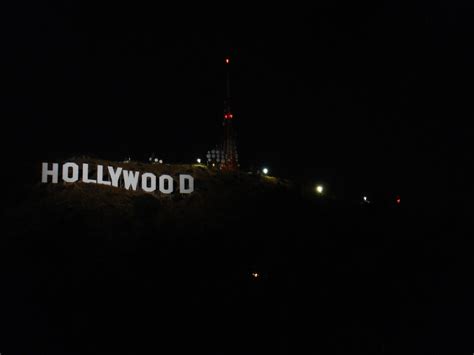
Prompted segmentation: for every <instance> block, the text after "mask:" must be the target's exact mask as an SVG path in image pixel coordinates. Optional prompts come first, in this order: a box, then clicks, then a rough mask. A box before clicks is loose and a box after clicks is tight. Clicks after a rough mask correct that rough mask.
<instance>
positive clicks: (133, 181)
mask: <svg viewBox="0 0 474 355" xmlns="http://www.w3.org/2000/svg"><path fill="white" fill-rule="evenodd" d="M139 174H140V173H139V172H138V171H128V170H124V171H123V179H124V185H125V188H126V189H127V190H130V186H131V187H132V190H133V191H136V190H137V185H138V175H139Z"/></svg>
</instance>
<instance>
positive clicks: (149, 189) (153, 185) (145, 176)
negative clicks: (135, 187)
mask: <svg viewBox="0 0 474 355" xmlns="http://www.w3.org/2000/svg"><path fill="white" fill-rule="evenodd" d="M148 179H150V184H147V180H148ZM142 190H143V191H145V192H153V191H155V190H156V176H155V174H152V173H145V174H143V175H142Z"/></svg>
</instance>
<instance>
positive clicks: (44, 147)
mask: <svg viewBox="0 0 474 355" xmlns="http://www.w3.org/2000/svg"><path fill="white" fill-rule="evenodd" d="M472 10H473V9H472V8H470V7H469V6H468V5H467V4H463V3H460V2H453V1H435V2H410V6H405V5H401V3H399V2H396V1H385V2H378V4H377V5H374V6H368V5H364V7H360V6H359V4H357V6H355V4H353V5H351V6H346V5H343V4H342V3H338V2H322V3H320V5H318V6H314V7H301V8H299V7H296V6H294V7H283V6H282V7H280V8H275V7H273V6H272V7H267V8H264V9H256V8H253V7H247V8H241V5H240V4H239V3H238V2H235V3H229V4H228V7H226V8H223V7H216V8H213V7H207V8H199V7H194V8H188V7H186V6H184V5H183V6H182V7H181V8H179V9H176V8H175V9H167V8H164V7H162V6H161V5H157V4H155V5H143V4H142V5H139V4H136V3H135V2H127V3H118V2H113V3H102V2H100V4H99V2H90V3H89V2H88V3H86V2H81V1H62V2H46V1H41V2H38V1H36V2H33V1H30V2H27V1H23V2H15V4H13V5H9V7H8V8H5V9H4V10H3V11H2V13H3V16H5V19H4V21H2V45H1V48H2V67H3V71H2V72H3V74H2V84H3V85H2V87H3V88H2V92H1V101H2V102H1V115H2V118H3V120H2V121H3V122H4V125H5V124H6V125H8V128H7V129H5V130H4V134H5V133H6V135H7V136H8V143H6V142H4V143H3V144H5V145H4V150H5V151H8V154H7V155H8V156H13V158H12V159H13V160H18V159H17V158H18V157H22V158H24V157H25V156H27V157H32V158H34V159H45V158H53V157H55V156H57V157H67V156H72V155H77V154H90V155H97V156H101V157H104V158H112V159H121V158H123V157H124V156H125V155H128V154H130V155H131V156H132V157H134V158H136V159H144V158H145V157H146V156H147V155H148V154H149V153H150V152H156V153H157V154H158V155H162V156H163V157H164V158H165V159H167V160H168V161H193V160H194V159H195V158H196V157H197V156H203V155H204V153H205V151H206V150H207V149H209V148H211V147H213V146H214V145H215V144H216V143H218V140H219V135H220V131H221V120H222V109H223V98H224V65H223V58H224V57H225V56H226V55H229V54H230V56H231V58H232V61H233V66H232V86H233V87H232V91H233V99H234V102H233V105H234V111H235V117H236V124H237V125H238V136H239V150H240V156H241V160H242V163H243V165H244V166H250V165H254V166H261V165H263V164H264V165H267V166H269V167H270V168H271V169H272V171H273V172H275V173H276V174H280V175H284V176H292V177H298V178H308V179H315V180H316V179H320V178H325V179H328V180H329V181H334V182H338V184H340V185H341V186H344V189H345V190H346V191H350V192H351V193H352V192H354V193H355V192H358V191H370V190H374V191H375V190H377V191H385V192H386V193H397V192H407V193H408V192H409V193H414V191H416V190H417V189H420V188H423V189H424V193H429V192H430V191H433V190H436V189H437V187H438V186H439V184H440V183H446V182H448V183H450V184H451V186H453V189H454V190H455V191H456V194H457V193H459V191H460V189H461V186H464V185H465V184H467V180H468V178H467V175H466V174H467V170H468V169H469V165H470V164H471V163H472V162H471V161H472V159H471V153H470V150H471V141H472V137H473V134H472V130H471V129H469V126H470V121H471V119H472V107H471V105H470V101H471V97H472V94H473V92H472V91H473V90H472V84H471V83H472V79H473V70H472V62H473V59H474V51H473V43H474V42H473V41H472V37H473V34H474V25H473V22H472V16H473V11H472ZM4 127H5V126H4ZM3 144H2V145H3ZM12 146H13V147H14V148H12ZM25 159H26V158H25ZM434 193H435V194H436V193H437V192H436V191H434Z"/></svg>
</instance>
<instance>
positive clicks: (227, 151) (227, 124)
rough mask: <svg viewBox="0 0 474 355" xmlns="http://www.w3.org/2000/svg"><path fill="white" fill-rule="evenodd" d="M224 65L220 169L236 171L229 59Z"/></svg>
mask: <svg viewBox="0 0 474 355" xmlns="http://www.w3.org/2000/svg"><path fill="white" fill-rule="evenodd" d="M225 65H226V69H227V70H226V74H227V80H226V98H225V100H224V122H223V126H224V144H223V147H222V150H223V155H224V157H223V158H224V159H223V161H222V163H221V169H222V170H226V171H236V170H238V167H239V166H238V155H237V145H236V139H235V132H234V128H233V121H234V115H233V113H232V110H231V107H230V101H231V100H230V59H229V58H226V59H225Z"/></svg>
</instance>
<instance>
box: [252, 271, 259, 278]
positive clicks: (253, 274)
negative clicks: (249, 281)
mask: <svg viewBox="0 0 474 355" xmlns="http://www.w3.org/2000/svg"><path fill="white" fill-rule="evenodd" d="M252 277H253V278H254V279H258V278H259V277H260V274H259V273H258V272H252Z"/></svg>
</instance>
